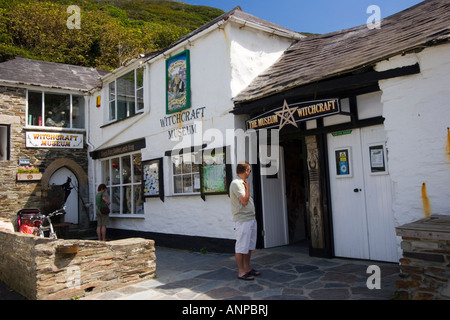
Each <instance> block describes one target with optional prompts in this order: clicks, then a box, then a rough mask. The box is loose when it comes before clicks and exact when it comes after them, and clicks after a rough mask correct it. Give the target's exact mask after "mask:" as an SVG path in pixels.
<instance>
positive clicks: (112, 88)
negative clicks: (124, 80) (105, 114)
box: [108, 81, 116, 120]
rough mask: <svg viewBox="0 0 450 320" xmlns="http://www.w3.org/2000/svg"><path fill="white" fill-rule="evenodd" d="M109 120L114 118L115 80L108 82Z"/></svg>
mask: <svg viewBox="0 0 450 320" xmlns="http://www.w3.org/2000/svg"><path fill="white" fill-rule="evenodd" d="M108 119H109V120H115V119H116V82H115V81H113V82H111V83H110V84H109V118H108Z"/></svg>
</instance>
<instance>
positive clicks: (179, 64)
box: [87, 7, 303, 251]
mask: <svg viewBox="0 0 450 320" xmlns="http://www.w3.org/2000/svg"><path fill="white" fill-rule="evenodd" d="M302 37H303V36H302V35H300V34H298V33H296V32H293V31H290V30H287V29H285V28H282V27H280V26H277V25H274V24H272V23H269V22H267V21H263V20H261V19H258V18H256V17H254V16H251V15H248V14H246V13H244V12H242V10H241V9H240V8H239V7H238V8H235V9H234V10H232V11H230V12H228V13H226V14H224V15H222V16H220V17H218V18H217V19H215V20H213V21H211V22H210V23H208V24H206V25H204V26H203V27H201V28H199V29H197V30H196V31H194V32H192V33H191V34H188V35H187V36H185V37H183V38H181V39H180V40H179V41H177V42H176V43H174V44H173V45H172V46H171V47H170V48H167V49H165V50H163V51H161V52H157V53H153V54H151V55H149V56H145V57H142V58H141V59H136V60H134V61H132V62H131V63H129V64H128V65H127V66H125V67H121V68H119V69H117V70H115V71H113V72H112V73H110V74H109V75H107V76H105V77H103V78H102V82H103V88H102V89H101V90H100V91H95V92H92V95H93V96H95V97H98V98H96V99H91V101H92V104H91V105H90V107H89V114H88V127H89V130H88V131H89V133H88V137H87V142H88V144H89V147H90V150H89V151H90V155H91V157H92V160H91V162H90V172H89V177H90V185H91V196H92V198H93V197H94V196H95V192H96V189H97V186H98V185H99V184H100V183H105V184H106V185H107V186H108V194H109V196H110V198H111V200H112V206H111V209H112V213H111V215H110V217H111V226H110V228H111V229H116V230H115V232H119V231H121V232H122V233H125V234H126V235H128V236H129V235H132V234H140V235H143V236H148V237H151V238H154V239H155V240H156V241H158V243H159V245H176V246H178V247H184V248H203V247H205V248H207V249H208V250H222V251H223V250H228V251H230V250H232V248H233V244H232V239H233V238H234V234H233V224H232V215H231V209H230V205H229V197H228V194H227V190H228V184H229V183H230V182H231V179H232V178H233V176H234V166H232V165H230V164H229V162H227V163H228V164H227V163H226V161H225V159H224V158H223V157H221V156H220V154H219V151H217V152H218V153H217V155H215V154H213V155H215V156H214V157H212V156H211V150H212V148H215V147H218V148H222V147H229V148H228V149H227V156H228V157H230V155H231V152H232V151H233V150H232V148H233V147H234V130H235V129H240V128H245V120H246V118H245V117H236V116H234V115H233V114H231V113H230V111H232V109H233V107H234V104H233V101H232V99H233V97H235V96H236V95H237V94H238V93H239V92H240V91H242V90H243V89H244V88H245V87H246V86H247V85H249V84H250V82H251V81H252V80H253V79H254V78H255V77H256V76H257V75H258V74H260V73H261V72H263V71H264V70H265V69H267V68H268V67H269V66H271V65H272V64H273V63H274V62H275V61H276V60H277V59H278V58H280V56H281V55H282V54H283V52H284V50H286V49H287V48H288V47H289V46H290V45H291V44H292V43H293V42H294V41H295V40H298V39H300V38H302ZM169 102H170V104H169ZM93 103H96V105H93ZM227 130H231V136H229V137H228V139H227V136H226V132H227ZM241 131H242V132H243V130H242V129H241ZM230 137H231V138H230ZM184 147H186V148H187V149H184V150H182V151H181V152H179V149H182V148H184ZM191 147H192V149H191ZM230 148H231V149H230ZM225 149H226V148H225ZM225 149H224V150H225ZM173 150H176V151H175V152H174V153H173V154H174V155H175V154H176V156H172V151H173ZM208 155H209V156H208ZM202 157H203V158H202ZM191 160H195V161H193V163H192V161H191ZM212 161H214V163H213V162H212ZM202 162H203V163H204V164H205V165H203V166H200V164H201V163H202ZM231 162H233V163H236V158H234V157H233V159H232V160H231ZM141 163H142V164H143V166H141ZM206 164H208V165H206ZM154 170H156V172H155V171H154ZM143 179H144V180H145V181H143ZM155 179H157V180H158V182H157V183H156V180H155ZM143 185H145V186H146V188H143ZM143 193H146V194H143ZM146 195H147V196H146ZM92 202H93V201H92ZM113 231H114V230H111V231H110V232H111V233H112V232H113ZM173 242H175V243H173Z"/></svg>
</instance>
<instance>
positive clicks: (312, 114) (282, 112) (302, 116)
mask: <svg viewBox="0 0 450 320" xmlns="http://www.w3.org/2000/svg"><path fill="white" fill-rule="evenodd" d="M340 112H341V110H340V104H339V99H325V100H315V101H308V102H300V103H294V104H291V105H288V103H287V102H286V100H284V104H283V106H282V107H280V108H276V109H273V110H271V111H268V112H266V113H264V114H262V115H259V116H257V117H255V118H253V119H250V120H248V121H247V123H246V125H247V130H248V129H255V130H259V129H270V128H272V129H274V128H275V129H279V130H281V129H282V128H283V127H284V126H285V125H286V124H291V125H293V126H295V127H297V123H298V122H302V121H306V120H311V119H315V118H321V117H325V116H329V115H332V114H337V113H340Z"/></svg>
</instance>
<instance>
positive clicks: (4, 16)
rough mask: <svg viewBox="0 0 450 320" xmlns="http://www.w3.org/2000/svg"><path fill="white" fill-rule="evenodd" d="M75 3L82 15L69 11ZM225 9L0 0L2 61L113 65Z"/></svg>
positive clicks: (155, 2) (144, 1)
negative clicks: (34, 60)
mask: <svg viewBox="0 0 450 320" xmlns="http://www.w3.org/2000/svg"><path fill="white" fill-rule="evenodd" d="M73 4H76V5H77V6H78V8H79V9H80V10H79V14H80V15H79V16H77V11H72V10H69V12H68V11H67V10H68V8H69V6H70V5H73ZM222 13H223V11H222V10H220V9H215V8H211V7H205V6H192V5H188V4H185V3H182V2H179V1H173V0H101V1H100V0H99V1H97V0H77V1H73V0H53V1H47V0H0V61H5V60H8V59H11V58H12V57H14V56H21V57H25V58H32V59H40V60H45V61H52V62H60V63H67V64H75V65H83V66H90V67H97V68H103V69H114V68H117V67H119V66H120V65H122V64H123V63H125V62H126V61H127V60H129V59H131V58H132V57H134V56H136V55H137V54H140V53H146V52H151V51H154V50H158V49H162V48H165V47H167V46H168V45H170V44H171V43H172V42H174V41H175V40H177V39H179V38H180V37H182V36H183V35H185V34H187V33H189V32H191V31H193V30H195V29H197V28H198V27H200V26H201V25H203V24H205V23H207V22H209V21H211V20H212V19H214V18H216V17H217V16H219V15H221V14H222ZM78 17H79V19H78ZM68 22H69V25H70V27H68ZM78 22H79V24H78V25H79V28H77V23H78Z"/></svg>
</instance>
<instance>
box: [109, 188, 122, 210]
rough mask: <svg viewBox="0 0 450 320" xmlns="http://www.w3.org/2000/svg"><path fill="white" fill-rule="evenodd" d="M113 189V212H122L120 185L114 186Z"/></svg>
mask: <svg viewBox="0 0 450 320" xmlns="http://www.w3.org/2000/svg"><path fill="white" fill-rule="evenodd" d="M111 190H112V192H111V199H110V201H111V212H113V213H120V187H112V188H111Z"/></svg>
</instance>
